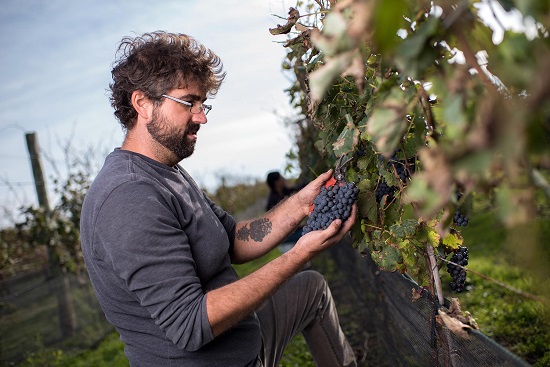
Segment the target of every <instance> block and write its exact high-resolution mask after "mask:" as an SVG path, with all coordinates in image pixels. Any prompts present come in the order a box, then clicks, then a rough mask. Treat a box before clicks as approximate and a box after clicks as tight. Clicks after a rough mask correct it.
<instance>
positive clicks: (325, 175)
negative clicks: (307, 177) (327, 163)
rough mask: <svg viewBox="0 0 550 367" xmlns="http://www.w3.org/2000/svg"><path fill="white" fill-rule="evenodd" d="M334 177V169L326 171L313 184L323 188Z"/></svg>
mask: <svg viewBox="0 0 550 367" xmlns="http://www.w3.org/2000/svg"><path fill="white" fill-rule="evenodd" d="M331 177H332V168H331V169H329V170H328V171H326V172H325V173H322V174H320V175H319V176H317V178H316V179H315V180H313V182H315V183H316V184H317V185H318V186H322V185H324V184H325V182H327V181H328V180H329V179H330V178H331Z"/></svg>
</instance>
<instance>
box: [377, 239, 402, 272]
mask: <svg viewBox="0 0 550 367" xmlns="http://www.w3.org/2000/svg"><path fill="white" fill-rule="evenodd" d="M372 256H373V259H374V261H375V262H376V263H377V264H378V266H379V267H380V268H381V269H383V270H386V271H395V270H397V268H398V264H400V263H402V262H403V257H402V256H401V252H399V250H398V249H397V247H396V246H395V245H392V244H388V245H385V246H384V248H382V250H380V251H377V252H376V253H374V252H373V253H372Z"/></svg>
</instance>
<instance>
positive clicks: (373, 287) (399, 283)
mask: <svg viewBox="0 0 550 367" xmlns="http://www.w3.org/2000/svg"><path fill="white" fill-rule="evenodd" d="M315 265H316V266H317V267H319V270H320V271H321V272H323V273H325V274H326V276H327V279H328V281H329V283H330V286H331V289H332V290H333V294H334V298H335V300H336V303H337V305H339V304H346V305H348V309H347V310H346V309H344V310H343V311H340V312H341V313H343V315H342V316H341V317H342V319H343V320H342V325H343V327H344V329H345V331H346V334H348V335H352V338H353V339H354V340H351V342H352V345H355V346H357V345H359V346H361V347H364V348H365V349H366V352H367V355H366V356H364V358H363V361H362V363H363V364H362V365H368V366H374V365H376V366H392V367H393V366H406V367H409V366H452V367H458V366H460V367H469V366H471V367H478V366H488V367H491V366H494V367H497V366H498V367H502V366H529V365H528V364H527V363H526V362H524V361H522V360H521V359H520V358H518V357H517V356H515V355H514V354H512V353H511V352H510V351H508V350H507V349H505V348H504V347H502V346H501V345H499V344H497V343H496V342H495V341H493V340H492V339H490V338H488V337H487V336H485V335H484V334H482V333H481V332H479V331H477V330H473V331H471V332H469V337H468V338H467V339H465V338H462V337H460V336H457V335H456V334H454V333H452V332H451V331H450V330H449V329H447V328H445V327H443V326H441V325H440V324H439V323H437V322H436V318H435V316H436V315H437V302H436V301H435V300H434V299H433V298H432V296H431V295H430V294H429V293H428V292H426V291H422V289H421V288H420V287H419V286H418V284H416V283H415V282H414V281H413V280H411V279H410V278H409V277H407V276H405V275H402V274H399V273H397V272H395V273H391V272H385V271H380V270H379V268H378V267H377V266H376V264H375V263H374V262H373V261H372V259H371V258H370V256H368V255H367V256H362V255H361V254H359V253H358V252H357V251H356V250H355V249H353V248H352V247H351V244H350V243H342V244H340V245H338V246H334V247H333V248H331V249H330V250H329V251H327V252H326V253H325V254H323V255H322V256H321V257H320V258H319V259H318V260H317V261H316V263H315ZM413 289H415V290H416V291H421V297H420V298H419V299H417V300H413ZM350 303H351V304H352V307H349V305H350ZM348 324H350V325H351V326H350V325H348ZM346 328H347V329H348V330H346Z"/></svg>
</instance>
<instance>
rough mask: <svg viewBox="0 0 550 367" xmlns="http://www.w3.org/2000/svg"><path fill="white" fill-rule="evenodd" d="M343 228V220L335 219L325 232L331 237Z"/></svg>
mask: <svg viewBox="0 0 550 367" xmlns="http://www.w3.org/2000/svg"><path fill="white" fill-rule="evenodd" d="M340 228H342V220H341V219H335V220H333V221H332V223H330V225H329V226H328V227H327V229H325V230H324V231H323V232H325V233H326V234H328V235H329V237H332V236H334V235H335V234H336V233H338V231H339V230H340Z"/></svg>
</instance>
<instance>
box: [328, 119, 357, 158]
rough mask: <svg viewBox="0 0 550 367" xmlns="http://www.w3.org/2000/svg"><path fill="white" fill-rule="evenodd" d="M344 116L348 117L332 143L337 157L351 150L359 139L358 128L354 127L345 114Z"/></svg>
mask: <svg viewBox="0 0 550 367" xmlns="http://www.w3.org/2000/svg"><path fill="white" fill-rule="evenodd" d="M346 118H347V119H348V123H347V124H346V127H345V128H344V130H342V132H341V133H340V136H338V139H336V141H335V142H334V143H333V144H332V147H333V149H334V154H335V155H336V156H337V157H340V156H342V155H344V154H347V153H349V152H351V151H352V150H353V148H354V147H355V146H356V145H357V143H358V141H359V130H358V129H357V128H356V127H355V124H354V123H353V121H351V118H350V117H349V116H347V115H346Z"/></svg>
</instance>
